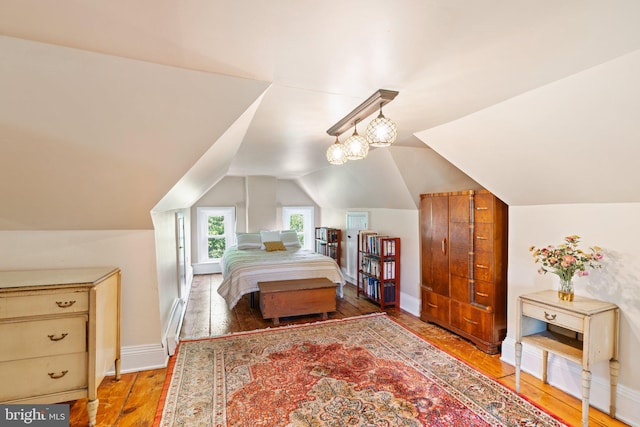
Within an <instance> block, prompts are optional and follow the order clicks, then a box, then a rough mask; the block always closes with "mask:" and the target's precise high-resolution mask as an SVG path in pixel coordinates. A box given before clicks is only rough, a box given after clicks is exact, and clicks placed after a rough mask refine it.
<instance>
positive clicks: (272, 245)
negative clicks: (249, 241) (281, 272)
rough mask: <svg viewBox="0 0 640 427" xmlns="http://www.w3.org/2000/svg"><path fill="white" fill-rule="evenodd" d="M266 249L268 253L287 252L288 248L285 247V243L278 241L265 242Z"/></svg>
mask: <svg viewBox="0 0 640 427" xmlns="http://www.w3.org/2000/svg"><path fill="white" fill-rule="evenodd" d="M264 248H265V250H266V251H267V252H273V251H286V250H287V248H285V247H284V243H282V242H281V241H280V240H276V241H274V242H264Z"/></svg>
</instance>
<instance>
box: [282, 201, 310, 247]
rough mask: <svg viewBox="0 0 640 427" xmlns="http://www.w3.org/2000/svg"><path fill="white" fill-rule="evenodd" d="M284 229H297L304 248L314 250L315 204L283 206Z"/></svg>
mask: <svg viewBox="0 0 640 427" xmlns="http://www.w3.org/2000/svg"><path fill="white" fill-rule="evenodd" d="M282 224H283V229H286V230H295V232H296V234H297V235H298V240H299V241H300V246H301V247H302V248H304V249H309V250H313V241H314V238H313V235H314V231H315V228H314V219H313V206H286V207H283V208H282Z"/></svg>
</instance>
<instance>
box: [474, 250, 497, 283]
mask: <svg viewBox="0 0 640 427" xmlns="http://www.w3.org/2000/svg"><path fill="white" fill-rule="evenodd" d="M473 277H474V279H476V280H483V281H485V282H492V281H493V254H491V253H490V252H476V253H475V256H474V260H473Z"/></svg>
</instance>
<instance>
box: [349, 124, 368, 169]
mask: <svg viewBox="0 0 640 427" xmlns="http://www.w3.org/2000/svg"><path fill="white" fill-rule="evenodd" d="M357 124H358V121H357V120H356V122H355V123H354V124H353V135H351V136H350V137H349V138H347V140H346V141H345V142H344V148H345V151H346V154H347V159H349V160H360V159H364V158H365V157H367V154H369V142H368V141H367V139H366V138H365V137H364V136H362V135H359V134H358V129H357V127H356V126H357Z"/></svg>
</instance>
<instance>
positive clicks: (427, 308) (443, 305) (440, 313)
mask: <svg viewBox="0 0 640 427" xmlns="http://www.w3.org/2000/svg"><path fill="white" fill-rule="evenodd" d="M420 318H421V319H422V320H424V321H426V322H436V323H444V324H448V323H449V298H447V297H445V296H442V295H440V294H437V293H435V292H430V291H428V290H426V289H424V288H422V307H421V313H420Z"/></svg>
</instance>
